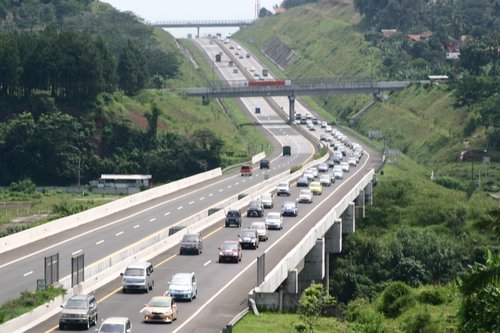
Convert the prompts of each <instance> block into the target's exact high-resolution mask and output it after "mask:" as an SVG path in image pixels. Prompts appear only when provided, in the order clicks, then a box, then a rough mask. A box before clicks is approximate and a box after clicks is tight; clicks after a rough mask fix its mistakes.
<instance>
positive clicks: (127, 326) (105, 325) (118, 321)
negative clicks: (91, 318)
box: [96, 317, 132, 333]
mask: <svg viewBox="0 0 500 333" xmlns="http://www.w3.org/2000/svg"><path fill="white" fill-rule="evenodd" d="M96 331H97V333H110V332H112V333H132V324H131V323H130V319H128V318H127V317H109V318H106V319H105V320H104V321H103V322H102V323H101V326H100V327H99V329H98V330H96Z"/></svg>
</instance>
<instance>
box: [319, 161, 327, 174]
mask: <svg viewBox="0 0 500 333" xmlns="http://www.w3.org/2000/svg"><path fill="white" fill-rule="evenodd" d="M327 171H328V164H327V163H321V164H320V165H318V172H327Z"/></svg>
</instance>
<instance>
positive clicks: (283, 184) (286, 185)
mask: <svg viewBox="0 0 500 333" xmlns="http://www.w3.org/2000/svg"><path fill="white" fill-rule="evenodd" d="M278 187H281V188H283V187H288V184H286V183H279V184H278Z"/></svg>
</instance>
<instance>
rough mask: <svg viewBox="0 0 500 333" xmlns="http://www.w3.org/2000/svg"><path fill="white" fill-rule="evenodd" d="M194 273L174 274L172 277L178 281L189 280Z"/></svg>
mask: <svg viewBox="0 0 500 333" xmlns="http://www.w3.org/2000/svg"><path fill="white" fill-rule="evenodd" d="M193 275H194V273H175V274H174V276H175V277H176V278H178V279H183V278H184V279H190V278H191V277H192V276H193Z"/></svg>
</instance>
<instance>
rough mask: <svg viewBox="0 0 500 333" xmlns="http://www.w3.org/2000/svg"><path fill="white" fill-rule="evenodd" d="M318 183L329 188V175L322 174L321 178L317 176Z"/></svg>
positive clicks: (330, 181) (330, 180)
mask: <svg viewBox="0 0 500 333" xmlns="http://www.w3.org/2000/svg"><path fill="white" fill-rule="evenodd" d="M319 182H320V183H321V185H323V186H330V185H331V184H332V179H331V177H330V175H328V174H322V175H321V176H319Z"/></svg>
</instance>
